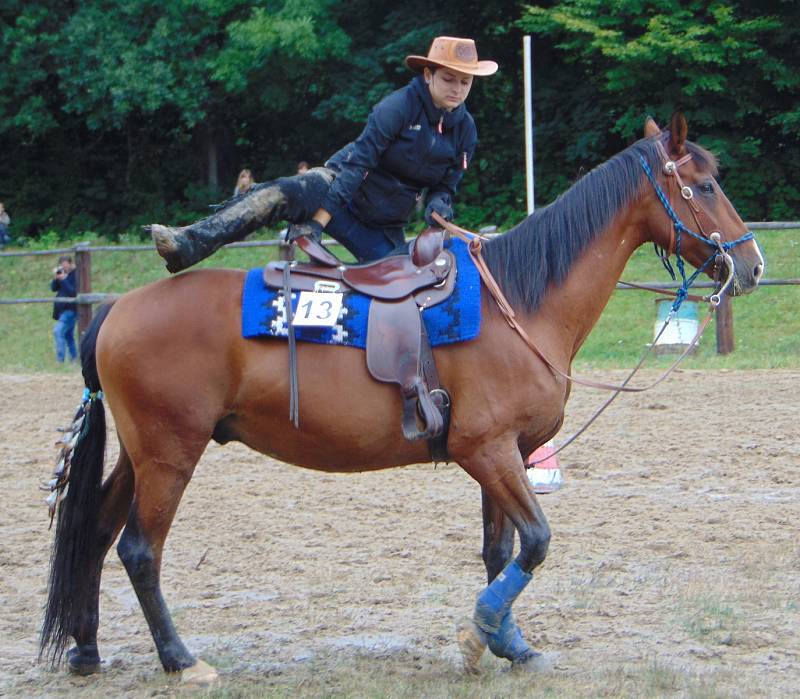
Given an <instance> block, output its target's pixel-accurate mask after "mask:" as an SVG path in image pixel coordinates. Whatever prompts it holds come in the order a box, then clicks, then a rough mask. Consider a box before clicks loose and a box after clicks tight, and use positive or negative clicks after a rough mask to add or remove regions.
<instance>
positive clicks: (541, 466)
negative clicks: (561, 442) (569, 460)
mask: <svg viewBox="0 0 800 699" xmlns="http://www.w3.org/2000/svg"><path fill="white" fill-rule="evenodd" d="M555 450H556V448H555V446H554V445H553V440H550V441H548V442H546V443H545V444H543V445H542V446H540V447H539V448H538V449H537V450H536V451H534V452H533V454H531V455H530V456H529V457H528V462H527V463H528V464H532V463H534V462H535V461H540V459H543V461H540V462H539V463H537V464H536V465H535V466H531V467H530V468H529V469H528V480H529V481H530V483H531V485H532V486H533V492H534V493H536V494H537V495H545V494H547V493H552V492H554V491H556V490H558V489H559V488H561V486H562V485H564V481H563V479H562V478H561V469H560V468H559V466H558V457H557V456H556V455H555Z"/></svg>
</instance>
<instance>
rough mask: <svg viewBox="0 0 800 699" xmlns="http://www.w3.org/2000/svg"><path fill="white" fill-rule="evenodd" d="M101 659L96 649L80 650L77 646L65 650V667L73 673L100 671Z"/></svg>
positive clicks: (84, 673) (86, 673)
mask: <svg viewBox="0 0 800 699" xmlns="http://www.w3.org/2000/svg"><path fill="white" fill-rule="evenodd" d="M101 665H102V661H101V660H100V656H99V655H98V654H97V651H96V650H95V651H94V652H92V651H88V652H87V651H82V650H81V649H80V648H78V647H77V646H75V647H73V648H70V649H69V650H68V651H67V669H68V670H69V672H70V673H71V674H73V675H93V674H94V673H95V672H100V666H101Z"/></svg>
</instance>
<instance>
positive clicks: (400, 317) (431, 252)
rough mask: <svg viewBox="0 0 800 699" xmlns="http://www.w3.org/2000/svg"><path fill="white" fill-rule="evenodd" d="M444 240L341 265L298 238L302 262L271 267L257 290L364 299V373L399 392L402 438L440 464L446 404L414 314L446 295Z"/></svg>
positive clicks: (449, 287) (438, 233) (452, 273)
mask: <svg viewBox="0 0 800 699" xmlns="http://www.w3.org/2000/svg"><path fill="white" fill-rule="evenodd" d="M444 235H445V234H444V231H442V230H439V229H430V228H429V229H427V230H425V231H423V232H422V233H421V234H420V235H419V236H418V237H417V238H416V239H414V240H413V241H412V242H411V243H410V244H409V248H408V252H407V253H405V254H401V255H391V256H389V257H384V258H382V259H380V260H376V261H374V262H369V263H366V264H357V265H348V264H345V263H344V262H342V261H341V260H339V259H338V258H337V257H336V256H334V255H333V254H332V253H331V252H329V251H328V250H326V249H325V248H324V247H323V246H322V245H321V244H320V243H318V242H316V241H314V240H312V239H310V238H308V237H300V238H297V239H296V240H295V242H296V243H297V245H298V247H299V248H300V249H301V250H303V251H304V252H305V253H306V254H307V255H308V256H309V258H310V261H309V262H298V261H291V262H289V261H276V262H270V263H269V264H268V265H267V266H266V267H265V268H264V282H265V283H266V285H267V286H269V287H271V288H274V289H280V290H285V289H286V286H287V277H288V287H289V288H290V289H291V290H292V291H322V292H331V291H336V292H340V293H349V292H351V291H356V292H359V293H361V294H363V295H365V296H368V297H370V298H371V302H370V310H369V324H368V330H367V350H366V355H367V357H366V358H367V368H368V369H369V372H370V374H371V375H372V376H373V378H375V379H376V380H378V381H383V382H387V383H396V384H398V385H399V386H400V392H401V395H402V397H403V419H402V427H403V435H404V436H405V437H406V439H409V440H417V439H427V440H429V444H430V447H431V454H432V456H433V457H434V458H435V459H436V460H444V458H445V457H446V443H447V431H446V430H447V427H448V424H447V423H448V422H449V407H450V397H449V395H448V394H447V392H446V391H445V390H444V389H442V388H441V387H440V386H439V378H438V374H437V372H436V365H435V363H434V361H433V352H432V351H431V348H430V343H429V342H428V338H427V334H426V332H425V324H424V323H423V322H422V318H421V315H420V313H421V311H422V310H424V309H425V308H429V307H430V306H434V305H436V304H438V303H441V302H442V301H445V300H446V299H447V298H448V297H449V296H450V295H451V294H452V293H453V288H454V285H455V278H456V263H455V257H454V256H453V254H452V253H451V252H450V251H448V250H444ZM287 265H288V274H287V271H286V267H287ZM437 457H438V458H437Z"/></svg>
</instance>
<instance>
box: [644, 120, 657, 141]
mask: <svg viewBox="0 0 800 699" xmlns="http://www.w3.org/2000/svg"><path fill="white" fill-rule="evenodd" d="M660 135H661V129H659V128H658V124H656V121H655V119H653V117H651V116H649V117H647V119H645V120H644V137H645V138H651V137H652V136H660Z"/></svg>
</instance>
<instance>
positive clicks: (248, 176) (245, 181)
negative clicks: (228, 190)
mask: <svg viewBox="0 0 800 699" xmlns="http://www.w3.org/2000/svg"><path fill="white" fill-rule="evenodd" d="M254 184H255V181H254V180H253V173H252V172H251V171H250V170H249V169H248V168H245V169H244V170H242V171H241V172H240V173H239V177H237V178H236V186H235V187H234V188H233V196H235V197H238V196H241V195H242V194H246V193H247V192H248V191H250V188H251V187H252V186H253V185H254Z"/></svg>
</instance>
